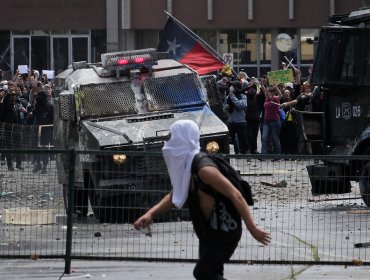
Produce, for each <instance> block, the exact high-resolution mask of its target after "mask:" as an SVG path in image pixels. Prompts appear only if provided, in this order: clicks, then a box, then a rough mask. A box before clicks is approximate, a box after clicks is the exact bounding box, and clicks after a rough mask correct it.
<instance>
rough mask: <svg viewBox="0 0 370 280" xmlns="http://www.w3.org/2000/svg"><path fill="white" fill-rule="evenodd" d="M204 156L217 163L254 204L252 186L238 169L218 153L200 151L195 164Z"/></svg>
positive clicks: (194, 161) (246, 199)
mask: <svg viewBox="0 0 370 280" xmlns="http://www.w3.org/2000/svg"><path fill="white" fill-rule="evenodd" d="M203 157H209V158H210V159H212V161H213V162H214V163H216V165H217V167H218V169H219V170H220V172H221V173H222V175H224V176H225V177H226V178H228V179H229V180H230V182H231V183H232V184H233V185H234V186H235V187H236V188H237V189H238V190H239V191H240V193H241V194H242V196H243V197H244V199H245V201H246V202H247V204H248V205H250V206H252V205H254V201H253V197H252V188H251V186H250V185H249V184H248V182H247V181H244V180H243V179H242V177H241V176H240V174H239V172H238V171H236V170H235V169H234V168H233V167H232V166H231V165H230V164H229V163H228V162H227V161H226V160H225V159H224V158H222V157H221V156H219V155H216V154H206V153H198V154H197V155H196V156H195V157H194V160H193V165H194V166H196V165H197V163H198V161H199V160H200V159H201V158H203Z"/></svg>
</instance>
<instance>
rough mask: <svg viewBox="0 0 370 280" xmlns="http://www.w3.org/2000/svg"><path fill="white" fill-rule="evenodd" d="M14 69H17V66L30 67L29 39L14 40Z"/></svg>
mask: <svg viewBox="0 0 370 280" xmlns="http://www.w3.org/2000/svg"><path fill="white" fill-rule="evenodd" d="M13 44H14V68H15V69H17V68H18V65H28V66H30V60H29V57H30V48H29V47H30V39H29V37H26V38H14V41H13Z"/></svg>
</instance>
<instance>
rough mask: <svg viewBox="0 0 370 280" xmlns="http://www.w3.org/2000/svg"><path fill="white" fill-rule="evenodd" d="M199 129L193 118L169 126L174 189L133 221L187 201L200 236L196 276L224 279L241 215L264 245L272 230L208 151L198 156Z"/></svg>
mask: <svg viewBox="0 0 370 280" xmlns="http://www.w3.org/2000/svg"><path fill="white" fill-rule="evenodd" d="M199 139H200V132H199V128H198V126H197V124H196V123H195V122H193V121H191V120H179V121H176V122H175V123H173V124H172V125H171V127H170V139H169V140H168V141H166V142H165V144H164V147H163V149H162V152H163V157H164V160H165V162H166V165H167V169H168V173H169V175H170V178H171V184H172V188H173V189H172V191H171V192H170V193H168V194H167V195H166V196H165V197H164V198H163V199H162V200H161V201H160V202H159V203H157V204H156V205H154V206H153V207H152V208H150V209H149V210H148V211H147V212H146V213H145V214H144V215H143V216H141V217H140V218H138V219H137V220H136V221H135V222H134V227H135V228H136V229H143V228H146V227H148V226H149V225H150V223H151V221H152V219H153V218H154V217H155V216H157V215H159V214H162V213H164V212H166V211H169V210H170V209H171V208H172V207H174V206H175V207H177V208H182V207H183V206H184V204H185V203H186V202H187V205H188V207H189V212H190V216H191V220H192V223H193V227H194V231H195V232H196V234H197V236H198V238H199V260H198V262H197V264H196V266H195V268H194V271H193V275H194V277H195V279H198V280H202V279H207V280H213V279H214V280H216V279H219V280H222V279H224V278H223V269H224V263H225V262H227V261H229V260H230V258H231V256H232V254H233V253H234V250H235V249H236V247H237V245H238V243H239V240H240V237H241V231H242V226H241V219H242V220H243V221H244V223H245V225H246V226H247V228H248V230H249V232H250V233H251V234H252V236H253V237H254V238H255V239H256V240H257V241H259V242H260V243H262V244H263V245H267V244H269V242H270V240H271V236H270V234H269V233H267V232H265V231H264V230H263V229H260V228H258V227H257V226H256V224H255V222H254V220H253V217H252V214H251V211H250V209H249V206H248V204H247V203H246V201H245V200H244V198H243V196H242V195H241V193H240V192H239V190H238V189H237V188H236V187H234V185H233V184H232V183H231V182H230V181H229V180H228V179H227V178H226V177H225V176H223V175H222V173H221V172H220V171H219V169H218V168H217V165H216V164H215V163H214V162H213V161H212V159H210V158H209V157H200V159H199V160H197V164H193V159H194V157H195V156H196V155H197V154H198V153H199V151H200V144H199Z"/></svg>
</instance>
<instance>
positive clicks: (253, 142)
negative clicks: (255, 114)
mask: <svg viewBox="0 0 370 280" xmlns="http://www.w3.org/2000/svg"><path fill="white" fill-rule="evenodd" d="M247 128H248V129H247V130H248V143H249V149H250V152H251V154H255V153H257V152H258V151H257V138H258V131H259V128H260V121H259V119H253V120H247Z"/></svg>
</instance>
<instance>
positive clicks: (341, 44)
mask: <svg viewBox="0 0 370 280" xmlns="http://www.w3.org/2000/svg"><path fill="white" fill-rule="evenodd" d="M312 84H313V85H315V86H318V87H320V88H321V92H322V102H323V103H322V104H323V117H319V118H317V120H319V119H320V122H317V123H316V128H317V129H316V130H317V131H321V132H322V133H321V135H320V137H319V138H321V140H322V147H323V153H324V154H325V155H341V156H347V155H355V156H357V158H358V160H345V159H344V160H341V159H333V160H326V161H324V164H315V165H311V166H308V167H307V170H308V173H309V175H310V180H311V184H312V192H313V193H314V194H328V193H347V192H350V191H351V181H357V182H358V183H359V188H360V192H361V196H362V199H363V201H364V202H365V204H366V205H367V206H370V161H369V160H366V159H365V160H362V159H361V157H360V155H370V8H369V7H368V8H364V9H361V10H359V11H354V12H352V13H350V14H346V15H334V16H332V17H331V18H330V24H329V25H328V26H324V27H322V28H321V31H320V37H319V41H318V47H317V51H316V57H315V61H314V65H313V74H312ZM318 116H320V115H318ZM311 120H312V116H311ZM305 126H306V128H307V129H308V130H309V129H310V127H311V128H312V127H315V125H313V126H312V125H311V126H310V125H309V124H307V123H305ZM333 158H334V157H333Z"/></svg>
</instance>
